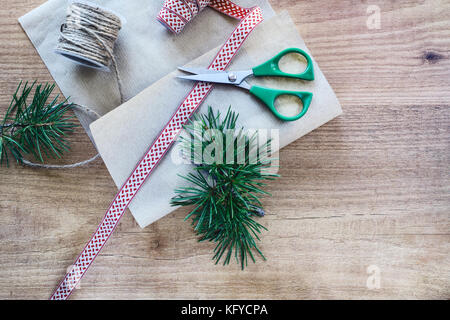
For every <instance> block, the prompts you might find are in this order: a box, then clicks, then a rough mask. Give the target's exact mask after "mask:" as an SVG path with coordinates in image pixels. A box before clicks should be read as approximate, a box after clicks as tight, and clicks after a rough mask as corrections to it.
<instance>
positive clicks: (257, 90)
mask: <svg viewBox="0 0 450 320" xmlns="http://www.w3.org/2000/svg"><path fill="white" fill-rule="evenodd" d="M250 93H251V94H253V95H254V96H255V97H257V98H258V99H260V100H261V101H262V102H264V104H265V105H266V106H267V107H268V108H269V109H270V111H272V113H273V114H274V115H275V116H276V117H277V118H279V119H281V120H283V121H295V120H298V119H300V118H301V117H303V116H304V115H305V113H306V112H307V111H308V108H309V106H310V105H311V100H312V97H313V94H312V93H310V92H300V91H286V90H276V89H269V88H264V87H260V86H253V87H251V88H250ZM282 95H289V96H295V97H297V98H300V100H301V101H302V103H303V109H302V110H301V111H300V113H299V114H298V115H296V116H293V117H287V116H284V115H282V114H281V113H279V112H278V110H277V109H276V108H275V100H276V99H277V98H278V97H279V96H282Z"/></svg>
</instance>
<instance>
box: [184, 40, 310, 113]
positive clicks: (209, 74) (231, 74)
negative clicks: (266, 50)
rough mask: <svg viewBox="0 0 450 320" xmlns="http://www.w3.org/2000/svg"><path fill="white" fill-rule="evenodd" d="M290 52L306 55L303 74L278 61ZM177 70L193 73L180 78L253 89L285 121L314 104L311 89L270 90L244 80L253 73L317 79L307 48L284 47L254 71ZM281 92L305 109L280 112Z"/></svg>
mask: <svg viewBox="0 0 450 320" xmlns="http://www.w3.org/2000/svg"><path fill="white" fill-rule="evenodd" d="M289 53H298V54H300V55H302V56H303V57H305V59H306V61H307V66H306V69H305V71H304V72H303V73H300V74H293V73H285V72H283V71H281V70H280V66H279V62H280V60H281V58H283V57H284V56H286V55H287V54H289ZM178 69H179V70H181V71H184V72H188V73H191V74H193V75H190V76H179V77H178V78H181V79H185V80H192V81H202V82H209V83H222V84H230V85H234V86H237V87H240V88H243V89H247V90H249V91H250V93H251V94H253V95H254V96H255V97H257V98H258V99H259V100H261V101H262V102H263V103H264V104H265V105H266V106H267V107H268V108H269V109H270V111H272V113H273V114H274V115H275V116H276V117H277V118H279V119H281V120H283V121H295V120H298V119H300V118H301V117H303V116H304V115H305V114H306V112H307V111H308V108H309V106H310V105H311V100H312V97H313V94H312V93H311V92H302V91H287V90H277V89H269V88H265V87H260V86H251V85H250V84H248V83H247V82H246V81H245V79H247V78H248V77H250V76H253V77H265V76H272V77H283V78H294V79H301V80H308V81H312V80H314V67H313V63H312V60H311V57H310V56H309V55H308V54H307V53H306V52H305V51H303V50H302V49H298V48H289V49H286V50H283V51H281V52H280V53H279V54H277V55H276V56H275V57H273V58H272V59H270V60H268V61H266V62H264V63H263V64H261V65H259V66H257V67H254V68H253V69H251V70H245V71H216V70H210V69H201V68H178ZM282 95H287V96H295V97H297V98H299V99H300V100H301V101H302V103H303V108H302V110H301V111H300V113H299V114H297V115H296V116H292V117H288V116H284V115H282V114H281V113H279V112H278V110H277V109H276V108H275V100H276V99H277V98H278V97H279V96H282Z"/></svg>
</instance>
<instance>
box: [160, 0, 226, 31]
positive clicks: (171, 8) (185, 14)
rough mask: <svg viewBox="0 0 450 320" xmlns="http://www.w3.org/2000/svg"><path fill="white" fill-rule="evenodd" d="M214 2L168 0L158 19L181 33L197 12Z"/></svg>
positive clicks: (203, 0)
mask: <svg viewBox="0 0 450 320" xmlns="http://www.w3.org/2000/svg"><path fill="white" fill-rule="evenodd" d="M213 2H218V1H211V0H166V1H165V2H164V5H163V8H162V9H161V11H160V12H159V15H158V17H157V19H158V20H159V21H160V22H161V23H162V24H163V25H164V26H165V27H166V28H168V29H169V30H171V31H173V32H175V33H180V32H181V30H183V28H184V27H185V26H186V24H188V23H189V21H191V20H192V19H193V18H194V17H195V16H196V15H197V14H199V13H200V11H202V10H203V9H204V8H206V7H207V6H208V5H210V4H211V3H213Z"/></svg>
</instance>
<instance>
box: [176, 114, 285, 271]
mask: <svg viewBox="0 0 450 320" xmlns="http://www.w3.org/2000/svg"><path fill="white" fill-rule="evenodd" d="M237 119H238V115H237V114H236V113H235V112H233V111H231V109H228V112H227V114H226V115H225V117H224V118H223V119H221V115H220V113H214V112H213V110H212V108H211V107H209V108H208V112H207V113H206V114H202V115H198V116H195V117H194V118H193V120H192V121H191V122H190V123H189V124H187V125H185V126H184V128H185V130H186V132H187V133H188V134H187V137H186V136H184V137H181V144H182V146H183V152H184V154H185V155H187V156H188V157H189V159H190V160H191V161H192V162H193V163H195V164H196V168H195V171H194V172H191V173H189V174H188V175H187V176H184V177H183V178H184V179H185V180H186V183H187V184H188V185H189V186H187V187H186V186H185V187H181V188H178V189H176V190H175V193H176V194H177V196H175V197H174V198H172V201H171V204H172V205H173V206H193V209H192V211H191V212H190V213H189V214H188V215H187V216H186V218H185V220H188V219H192V224H193V227H194V231H195V232H196V234H197V235H198V236H199V241H212V242H215V243H216V247H215V249H214V255H213V260H215V262H216V264H217V263H219V261H220V260H221V259H222V258H223V264H224V265H226V264H229V262H230V261H231V257H232V256H234V257H235V259H236V261H237V262H238V263H239V264H240V265H241V268H242V269H244V268H245V266H246V265H247V261H248V256H250V259H251V260H252V261H253V262H255V257H254V255H253V253H252V251H255V252H256V253H257V254H259V255H260V256H261V257H262V258H263V259H264V260H265V257H264V255H263V254H262V252H261V250H260V249H259V248H258V246H257V244H256V241H259V234H260V233H261V231H262V230H267V229H266V228H265V227H264V226H262V225H261V224H260V223H259V222H257V221H256V220H255V218H258V217H261V216H263V215H264V210H263V208H262V206H261V202H260V200H259V198H260V196H261V195H267V194H268V193H267V192H265V191H264V190H262V187H264V186H265V184H264V183H263V182H262V181H264V180H272V179H275V178H276V177H278V175H275V174H271V173H269V172H268V171H267V169H268V168H270V167H271V160H270V159H267V158H260V159H259V158H258V159H257V160H258V161H257V162H256V163H253V162H252V163H250V158H249V152H250V151H254V150H255V145H254V144H255V143H256V142H257V139H256V138H257V137H256V136H255V135H252V136H248V135H245V134H244V130H243V128H240V129H237V128H236V126H237ZM211 129H212V130H214V129H216V131H215V132H214V133H211V132H210V131H211ZM230 132H231V134H232V137H233V139H230V140H227V139H226V137H227V134H230ZM201 137H203V138H201ZM221 139H222V140H221ZM239 141H241V143H238V142H239ZM215 142H222V143H223V146H224V147H223V154H222V155H221V154H219V153H217V154H214V155H213V156H214V159H215V161H213V162H211V163H209V162H206V161H202V162H200V163H198V159H203V154H204V152H205V149H206V148H208V147H209V146H211V144H213V143H215ZM242 142H243V143H242ZM269 150H270V141H269V142H267V143H266V144H264V145H263V146H262V147H260V149H259V153H260V154H261V153H262V154H269V152H268V151H269ZM242 151H244V156H243V160H244V161H241V162H240V163H237V159H238V155H239V153H240V152H242ZM230 152H231V159H234V160H235V161H231V162H230V161H227V159H229V157H230V154H229V153H230ZM264 152H266V153H264ZM227 153H228V156H229V157H227ZM219 160H220V161H219ZM255 240H256V241H255ZM233 252H234V254H233Z"/></svg>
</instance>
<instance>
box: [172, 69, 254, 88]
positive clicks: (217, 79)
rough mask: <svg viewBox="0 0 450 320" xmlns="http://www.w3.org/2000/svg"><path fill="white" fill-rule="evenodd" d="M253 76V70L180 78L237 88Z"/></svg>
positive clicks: (181, 77)
mask: <svg viewBox="0 0 450 320" xmlns="http://www.w3.org/2000/svg"><path fill="white" fill-rule="evenodd" d="M252 74H253V71H252V70H248V71H236V72H217V71H216V72H213V73H203V74H195V75H192V76H180V77H178V78H180V79H185V80H191V81H203V82H212V83H224V84H232V85H235V86H238V85H240V84H241V83H242V82H243V81H244V80H245V78H247V77H248V76H251V75H252Z"/></svg>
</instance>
